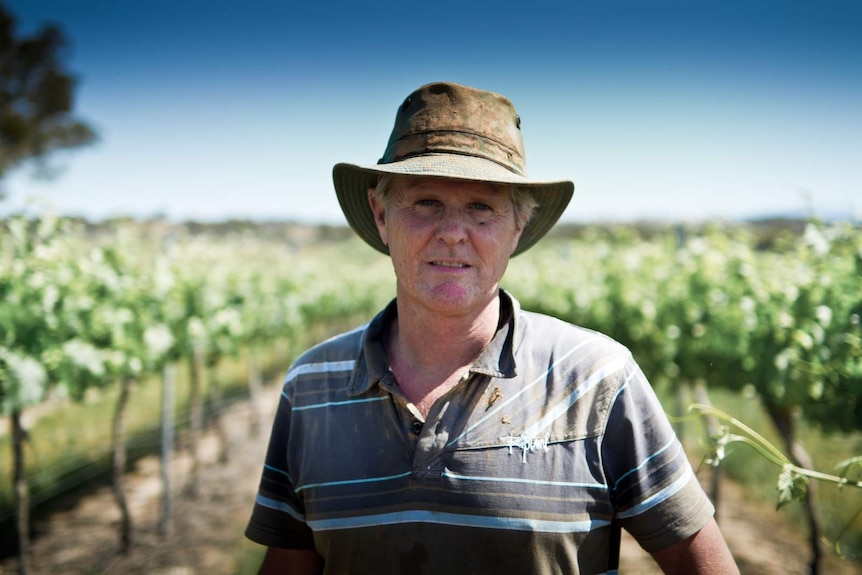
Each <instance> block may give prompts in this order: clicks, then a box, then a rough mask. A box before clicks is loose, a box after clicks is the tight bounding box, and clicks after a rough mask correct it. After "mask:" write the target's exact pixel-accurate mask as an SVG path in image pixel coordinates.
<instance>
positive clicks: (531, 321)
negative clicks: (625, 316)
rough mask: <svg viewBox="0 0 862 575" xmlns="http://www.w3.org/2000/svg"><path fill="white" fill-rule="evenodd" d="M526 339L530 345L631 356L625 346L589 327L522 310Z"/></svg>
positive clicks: (521, 315)
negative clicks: (581, 349) (586, 349)
mask: <svg viewBox="0 0 862 575" xmlns="http://www.w3.org/2000/svg"><path fill="white" fill-rule="evenodd" d="M520 319H521V322H522V325H523V326H524V330H523V332H522V333H523V334H524V338H525V340H526V341H527V342H529V344H530V345H549V346H553V347H558V346H561V345H562V346H567V347H568V346H580V345H586V346H589V347H590V348H594V349H601V350H602V351H604V352H605V353H608V354H620V355H631V352H630V351H629V350H628V348H626V347H625V346H624V345H623V344H621V343H620V342H618V341H616V340H615V339H613V338H612V337H610V336H608V335H606V334H604V333H601V332H599V331H596V330H593V329H590V328H588V327H584V326H580V325H576V324H573V323H570V322H567V321H565V320H562V319H559V318H557V317H554V316H550V315H546V314H543V313H537V312H532V311H527V310H521V312H520Z"/></svg>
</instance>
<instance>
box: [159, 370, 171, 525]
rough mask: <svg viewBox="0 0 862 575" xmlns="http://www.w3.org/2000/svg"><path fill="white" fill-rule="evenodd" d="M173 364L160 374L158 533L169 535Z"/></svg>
mask: <svg viewBox="0 0 862 575" xmlns="http://www.w3.org/2000/svg"><path fill="white" fill-rule="evenodd" d="M174 396H175V390H174V366H173V364H171V363H168V364H166V365H165V369H164V371H163V375H162V453H161V459H162V461H161V463H162V470H161V471H162V509H161V516H160V517H159V533H161V534H162V535H170V534H171V532H172V531H173V520H172V517H171V513H172V511H171V461H172V460H173V457H174Z"/></svg>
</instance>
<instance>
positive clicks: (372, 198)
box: [368, 188, 389, 246]
mask: <svg viewBox="0 0 862 575" xmlns="http://www.w3.org/2000/svg"><path fill="white" fill-rule="evenodd" d="M368 205H369V206H370V207H371V213H372V214H374V223H375V224H377V233H379V234H380V239H381V240H382V241H383V245H387V246H388V245H389V239H388V238H387V234H386V208H385V207H383V205H382V204H381V203H380V201H378V199H377V195H376V194H375V193H374V188H368Z"/></svg>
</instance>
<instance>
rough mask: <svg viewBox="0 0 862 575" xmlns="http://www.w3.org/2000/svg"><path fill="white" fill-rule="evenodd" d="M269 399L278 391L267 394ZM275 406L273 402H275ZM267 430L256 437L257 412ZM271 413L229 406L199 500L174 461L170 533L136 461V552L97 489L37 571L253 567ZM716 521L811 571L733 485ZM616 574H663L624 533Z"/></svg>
mask: <svg viewBox="0 0 862 575" xmlns="http://www.w3.org/2000/svg"><path fill="white" fill-rule="evenodd" d="M265 395H266V396H268V397H269V398H271V396H272V389H268V390H267V392H266V393H265ZM269 403H270V404H271V403H272V402H269ZM255 413H260V414H261V416H262V421H263V424H262V426H261V427H260V431H258V432H257V433H254V432H253V426H252V425H251V423H252V421H254V419H253V417H252V416H253V414H255ZM271 417H272V406H270V407H269V408H263V407H262V406H253V405H252V404H250V403H249V402H240V403H237V404H234V405H233V406H231V407H230V408H229V409H228V410H227V411H226V412H225V413H224V414H223V419H222V421H223V422H230V425H229V426H223V427H222V428H221V429H223V430H224V432H225V433H224V437H225V438H226V439H225V440H224V441H225V444H226V446H227V449H226V453H227V456H228V460H227V462H226V463H221V462H220V461H219V456H220V449H219V446H220V445H221V441H220V439H219V434H217V433H216V430H215V429H211V430H209V431H208V432H207V434H206V436H205V437H204V438H203V440H202V442H201V445H200V452H199V453H200V454H201V459H202V461H203V462H204V464H203V469H202V473H201V476H200V481H199V484H198V495H197V497H195V498H192V497H190V496H189V495H188V494H187V493H185V492H184V490H183V486H184V485H187V484H188V479H189V477H190V469H191V462H190V458H189V457H188V455H187V454H182V453H180V454H178V455H177V456H176V458H175V460H174V462H173V464H172V480H171V484H172V486H173V487H174V488H173V489H172V492H173V495H172V498H171V499H172V501H173V524H172V532H171V534H170V535H169V536H164V535H161V534H160V533H159V528H158V524H159V515H160V507H161V504H162V497H161V479H160V474H161V468H160V463H159V459H158V458H157V457H147V458H144V459H141V460H139V461H138V462H137V463H136V465H135V469H134V470H132V471H131V472H130V473H129V474H128V476H127V490H128V498H129V502H130V506H131V512H132V516H133V518H134V524H135V527H136V529H135V533H134V545H133V546H132V549H131V551H130V552H129V553H128V554H125V555H124V554H122V553H120V547H119V542H118V535H117V532H116V524H117V521H118V519H119V513H118V511H117V508H116V504H115V502H114V497H113V493H112V490H111V487H110V486H108V485H106V486H101V487H98V488H95V489H92V490H89V491H88V492H87V493H85V494H84V495H79V496H78V497H76V499H75V501H74V503H73V504H70V505H68V506H67V508H66V509H64V510H59V511H56V512H54V513H52V514H51V515H50V516H48V517H47V518H44V519H40V520H39V521H37V522H35V525H34V527H35V531H36V533H37V536H36V538H35V539H34V541H33V542H32V571H31V572H32V573H33V574H35V575H41V574H55V573H62V574H70V575H72V574H81V575H90V574H104V575H139V574H151V573H159V574H167V575H197V574H201V575H202V574H206V575H233V574H236V573H238V572H239V571H240V563H241V562H243V561H244V562H246V563H247V562H248V560H249V550H251V549H254V548H255V546H254V544H252V543H250V542H248V541H246V540H245V539H244V538H243V536H242V530H243V528H244V525H245V521H246V520H247V518H248V515H249V512H250V510H251V506H252V501H253V499H254V494H255V490H256V488H257V481H258V476H259V470H260V467H261V465H262V462H263V456H264V450H265V445H266V441H267V431H268V428H269V421H270V420H271ZM718 517H719V522H720V524H721V527H722V530H723V531H724V534H725V537H726V539H727V540H728V545H729V546H730V548H731V551H732V552H733V554H734V556H735V557H736V560H737V562H738V564H739V566H740V569H741V571H742V573H743V574H745V575H778V574H782V575H796V574H799V575H803V574H805V573H808V568H807V561H808V550H807V544H806V540H805V537H804V534H803V533H800V532H799V531H798V530H796V529H794V528H793V527H792V526H790V525H788V522H787V521H786V519H785V518H784V516H783V515H782V514H781V513H778V512H776V511H775V509H774V507H773V505H772V504H770V503H767V502H761V501H751V500H748V499H747V498H746V497H745V493H744V492H743V490H742V488H741V487H740V486H739V485H737V484H735V483H732V482H730V481H725V482H724V483H723V485H722V500H721V506H720V507H719V509H718ZM17 572H18V563H17V560H16V559H6V560H4V561H3V562H2V563H0V574H3V573H10V574H11V573H17ZM823 572H824V573H828V574H830V575H850V574H853V573H860V572H862V566H860V565H855V566H854V565H850V564H848V563H845V562H843V561H840V560H838V559H837V558H834V557H829V558H828V560H827V563H826V565H825V566H824V570H823ZM620 573H622V574H638V575H641V574H643V575H651V574H653V573H660V571H659V569H658V568H657V567H656V566H655V564H654V563H653V562H652V559H651V558H650V557H649V556H648V555H647V554H646V553H645V552H644V551H642V550H641V549H640V547H638V545H637V543H635V542H634V540H632V539H631V538H630V537H628V536H627V535H625V534H623V544H622V552H621V561H620Z"/></svg>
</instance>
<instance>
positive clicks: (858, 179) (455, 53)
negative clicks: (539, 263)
mask: <svg viewBox="0 0 862 575" xmlns="http://www.w3.org/2000/svg"><path fill="white" fill-rule="evenodd" d="M0 2H3V3H4V4H5V6H6V7H7V8H8V9H9V10H10V11H11V12H12V13H13V14H14V15H15V16H16V17H17V18H18V31H19V33H28V32H32V31H33V30H35V29H36V28H37V27H38V26H40V25H41V24H43V23H45V22H48V21H55V22H58V23H59V24H61V25H62V27H63V29H64V30H65V32H66V34H67V36H68V37H69V39H70V41H71V50H70V52H69V58H68V59H67V62H68V67H69V68H70V69H71V70H72V71H73V72H74V73H75V74H77V76H78V77H79V80H80V83H79V88H78V92H77V95H78V107H77V111H78V113H79V115H80V116H81V117H83V118H84V119H86V120H87V121H89V122H90V123H91V124H93V125H94V126H95V127H96V128H97V130H98V131H99V133H100V136H101V139H100V142H99V143H98V144H97V145H95V146H92V147H89V148H86V149H82V150H78V151H75V152H73V153H69V154H63V155H60V156H56V157H55V158H54V159H53V161H52V164H53V165H54V166H56V167H58V168H61V171H60V172H61V173H60V175H59V176H58V177H56V178H54V179H53V180H50V181H41V180H35V179H33V178H32V177H31V170H29V169H27V168H22V169H19V170H17V171H15V172H13V173H12V174H11V175H10V176H9V177H7V178H6V179H5V181H4V182H3V185H4V187H5V190H6V192H7V194H8V198H7V200H5V201H4V202H3V203H2V204H0V213H9V212H11V211H20V210H22V209H28V210H31V211H32V210H40V209H44V206H51V208H52V209H53V210H55V211H58V212H60V213H63V214H69V215H82V216H85V217H89V218H92V219H102V218H106V217H112V216H116V215H132V216H136V217H151V216H154V215H165V216H168V217H170V218H171V219H174V220H183V219H198V220H208V221H217V220H222V219H227V218H255V219H282V220H288V219H289V220H300V221H308V222H326V223H341V222H343V221H344V220H343V216H342V215H341V212H340V210H339V208H338V203H337V201H336V199H335V195H334V192H333V191H332V183H331V170H332V166H333V164H335V163H337V162H341V161H349V162H355V163H363V164H373V163H374V162H376V160H377V158H378V157H380V154H381V153H382V151H383V149H384V147H385V145H386V141H387V139H388V136H389V130H390V129H391V127H392V122H393V120H394V115H395V110H396V108H397V106H398V105H399V104H400V102H401V101H402V100H403V98H404V97H405V96H406V95H407V94H408V93H409V92H410V91H412V90H413V89H415V88H417V87H418V86H420V85H422V84H424V83H427V82H431V81H438V80H452V81H456V82H461V83H464V84H469V85H473V86H476V87H480V88H485V89H490V90H494V91H497V92H500V93H502V94H505V95H506V96H508V97H509V98H510V99H511V100H512V101H513V102H514V104H515V106H516V108H517V109H518V112H519V114H520V116H521V118H522V130H523V133H524V138H525V142H526V150H527V163H528V169H529V172H530V175H531V176H533V177H537V178H566V179H572V180H573V181H574V182H575V196H574V198H573V200H572V203H571V205H570V206H569V208H568V210H567V211H566V213H565V214H564V216H563V219H564V220H568V221H600V220H633V219H656V218H659V219H673V220H678V219H688V220H703V219H709V218H746V217H762V216H769V215H811V214H813V215H816V216H820V217H833V216H841V217H844V218H853V217H855V218H857V219H860V218H862V167H860V166H862V136H860V135H862V3H860V2H858V1H856V0H823V1H820V2H794V1H785V2H778V1H773V0H763V1H757V0H746V1H739V0H724V1H695V0H688V1H669V0H655V1H652V2H631V1H630V2H621V1H617V0H602V1H595V0H594V1H591V2H583V1H580V0H568V1H563V2H543V1H541V0H537V1H535V2H532V3H530V6H529V7H527V4H528V3H527V2H517V3H516V2H505V1H497V2H484V1H475V2H468V1H464V0H461V1H457V2H456V1H450V0H444V1H438V2H433V3H432V2H426V3H417V2H413V3H411V2H403V1H402V2H390V1H386V2H371V1H369V2H344V1H341V2H325V1H319V2H308V3H306V4H302V5H297V4H296V3H291V2H275V1H247V2H242V3H241V2H236V1H234V2H229V1H226V0H207V1H203V0H185V1H183V0H134V1H133V0H0Z"/></svg>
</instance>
